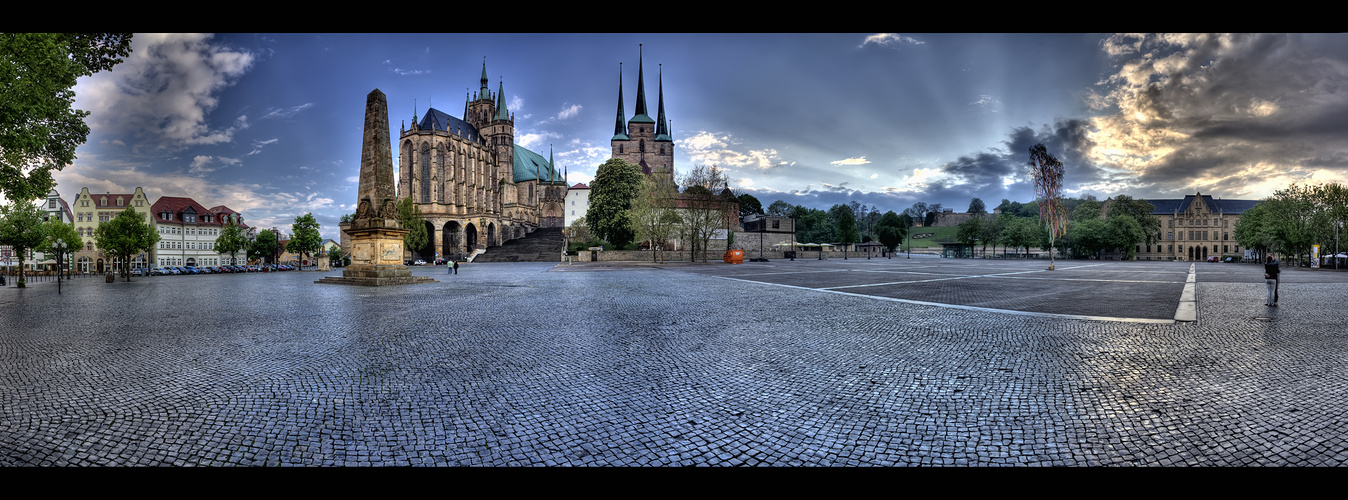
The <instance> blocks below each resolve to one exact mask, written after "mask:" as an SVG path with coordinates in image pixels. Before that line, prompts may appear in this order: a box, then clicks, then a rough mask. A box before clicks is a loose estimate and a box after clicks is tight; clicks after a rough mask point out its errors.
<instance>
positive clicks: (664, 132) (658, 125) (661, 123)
mask: <svg viewBox="0 0 1348 500" xmlns="http://www.w3.org/2000/svg"><path fill="white" fill-rule="evenodd" d="M657 78H658V79H659V82H660V83H659V85H660V111H659V114H658V115H656V119H655V140H657V141H673V140H674V138H673V137H670V136H669V127H666V126H665V65H663V64H661V65H660V76H659V77H657Z"/></svg>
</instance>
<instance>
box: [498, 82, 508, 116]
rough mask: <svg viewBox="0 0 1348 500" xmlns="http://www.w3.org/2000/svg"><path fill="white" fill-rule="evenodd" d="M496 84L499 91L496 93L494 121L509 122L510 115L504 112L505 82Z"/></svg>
mask: <svg viewBox="0 0 1348 500" xmlns="http://www.w3.org/2000/svg"><path fill="white" fill-rule="evenodd" d="M496 83H497V85H499V86H500V88H499V90H497V91H496V119H497V120H509V119H510V113H508V112H506V102H505V82H496Z"/></svg>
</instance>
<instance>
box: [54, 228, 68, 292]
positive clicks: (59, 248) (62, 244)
mask: <svg viewBox="0 0 1348 500" xmlns="http://www.w3.org/2000/svg"><path fill="white" fill-rule="evenodd" d="M52 248H54V249H56V294H57V295H60V294H61V255H62V254H64V253H65V251H66V240H63V239H60V238H56V242H55V243H53V244H52Z"/></svg>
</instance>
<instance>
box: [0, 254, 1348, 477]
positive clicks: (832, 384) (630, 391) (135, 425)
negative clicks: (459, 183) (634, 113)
mask: <svg viewBox="0 0 1348 500" xmlns="http://www.w3.org/2000/svg"><path fill="white" fill-rule="evenodd" d="M816 263H817V261H816ZM1072 263H1074V262H1068V263H1065V264H1072ZM773 264H776V265H783V266H784V265H787V264H784V263H782V262H774V263H773ZM1122 264H1123V263H1120V264H1118V265H1122ZM1128 264H1132V263H1128ZM718 267H719V269H718ZM728 267H729V266H726V265H724V264H709V265H703V266H699V265H680V266H670V267H669V268H667V269H653V268H641V267H634V268H630V269H626V270H622V271H618V272H549V271H550V270H552V269H553V265H552V264H530V263H502V264H470V265H466V266H463V267H462V268H461V270H460V274H459V275H458V276H445V275H444V268H443V267H429V268H416V269H415V270H414V273H417V274H425V275H429V276H432V277H433V278H435V279H437V280H440V282H439V283H434V284H428V285H416V286H405V287H389V288H366V287H342V286H324V285H316V284H314V283H313V281H314V280H315V279H318V278H319V277H321V276H323V275H324V274H322V273H314V272H304V273H301V272H290V273H279V274H274V275H217V276H168V277H155V278H145V279H137V280H136V281H134V282H132V283H125V282H120V281H119V282H118V283H116V284H105V283H102V282H99V281H97V280H77V281H75V282H72V283H71V284H70V285H69V286H66V287H65V288H64V290H63V291H64V293H63V294H62V295H60V296H58V295H57V294H56V287H55V285H54V284H36V285H34V286H32V287H30V288H27V289H22V290H20V289H15V288H5V289H0V322H2V324H3V326H2V327H0V465H39V466H51V465H170V466H201V465H205V466H216V465H252V466H319V465H337V466H388V465H412V466H415V465H504V466H529V465H546V466H577V465H578V466H595V465H610V466H611V465H618V466H629V465H630V466H673V465H715V466H737V465H747V466H799V465H812V466H814V465H823V466H876V465H878V466H891V465H994V466H1001V465H1012V466H1027V465H1028V466H1035V465H1041V466H1042V465H1070V466H1094V465H1107V466H1128V465H1143V466H1157V465H1162V466H1165V465H1204V466H1231V465H1299V466H1306V465H1341V464H1344V463H1345V462H1346V461H1348V448H1345V445H1344V435H1343V431H1342V429H1343V428H1344V417H1343V415H1344V414H1345V409H1348V392H1346V391H1348V383H1346V382H1345V381H1344V379H1343V376H1342V374H1343V373H1345V368H1348V366H1345V365H1348V332H1345V329H1344V328H1343V326H1342V325H1343V324H1344V323H1345V319H1348V312H1345V311H1344V308H1343V307H1342V306H1341V305H1340V302H1341V301H1342V290H1343V282H1344V281H1346V280H1345V279H1344V277H1348V274H1344V273H1335V272H1323V273H1319V274H1317V273H1314V272H1311V271H1296V270H1289V271H1288V272H1287V273H1285V275H1284V280H1285V281H1284V283H1283V285H1282V289H1281V294H1282V302H1281V307H1278V308H1266V307H1264V306H1263V294H1264V290H1263V285H1262V283H1259V281H1260V280H1259V279H1258V278H1257V277H1256V278H1255V279H1249V278H1248V277H1246V276H1245V275H1246V274H1249V273H1258V272H1259V271H1258V269H1257V267H1256V266H1254V265H1236V264H1205V263H1199V265H1198V266H1197V270H1198V275H1197V276H1198V278H1197V297H1198V321H1196V322H1194V323H1170V324H1155V323H1129V322H1116V321H1089V320H1077V319H1065V318H1060V317H1046V316H1034V315H1016V314H1005V313H999V312H992V311H984V310H964V309H953V308H949V307H939V306H932V305H922V304H914V303H908V302H898V301H894V300H885V299H881V298H875V297H869V296H865V295H860V294H852V295H845V294H840V293H828V292H824V291H817V290H811V289H806V288H796V287H786V286H779V285H772V284H762V283H754V282H748V281H742V280H730V279H722V278H719V277H716V276H709V275H707V273H715V272H726V271H725V270H726V269H727V268H728ZM735 267H738V266H735ZM1173 268H1175V264H1173V263H1156V264H1155V265H1154V270H1155V272H1157V273H1169V272H1171V271H1172V270H1173ZM743 269H748V268H747V265H746V267H744V268H742V269H734V270H735V272H742V271H743ZM800 269H802V270H804V269H807V267H806V266H805V265H802V266H801V267H800ZM1097 269H1098V272H1101V273H1103V272H1105V271H1109V270H1113V269H1119V268H1118V267H1117V265H1115V264H1109V265H1104V266H1100V267H1098V268H1097ZM1129 269H1136V270H1137V271H1138V272H1142V271H1146V270H1147V269H1152V268H1147V267H1145V266H1141V267H1138V268H1129ZM572 271H579V269H572ZM333 274H335V273H333ZM1209 274H1210V275H1212V276H1213V277H1218V276H1224V277H1225V279H1214V280H1207V279H1205V276H1207V275H1209ZM957 281H963V282H967V283H970V284H979V283H980V282H978V281H968V280H957ZM998 283H1000V282H997V283H991V284H988V285H980V286H992V285H995V284H998ZM999 286H1004V285H999ZM1113 293H1130V292H1129V290H1128V289H1123V290H1122V291H1115V292H1113ZM1138 293H1141V292H1138ZM1116 298H1117V297H1109V296H1102V297H1098V299H1099V301H1101V302H1106V303H1109V302H1114V303H1118V304H1125V305H1120V306H1119V307H1126V304H1127V302H1126V301H1124V302H1116V301H1113V299H1116ZM1167 300H1170V299H1167ZM1124 312H1126V311H1116V314H1112V315H1114V316H1127V315H1126V314H1124Z"/></svg>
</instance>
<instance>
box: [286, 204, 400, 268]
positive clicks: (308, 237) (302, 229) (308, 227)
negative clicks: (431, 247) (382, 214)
mask: <svg viewBox="0 0 1348 500" xmlns="http://www.w3.org/2000/svg"><path fill="white" fill-rule="evenodd" d="M403 199H405V200H410V199H411V198H403ZM414 206H415V205H414ZM400 215H401V213H400ZM417 225H420V226H421V234H422V237H423V238H424V237H425V235H426V226H425V225H424V224H420V220H418V221H417ZM318 229H319V226H318V220H317V219H315V218H314V214H313V213H307V214H304V215H300V216H297V217H295V223H294V224H292V225H291V226H290V231H291V233H290V241H289V242H287V243H286V248H287V249H289V250H290V251H291V252H294V253H297V254H300V264H301V265H303V263H304V260H305V259H304V256H305V254H308V255H313V253H314V252H317V251H318V249H320V248H323V236H321V235H320V234H319V232H318ZM422 244H423V245H424V244H425V243H422Z"/></svg>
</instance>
